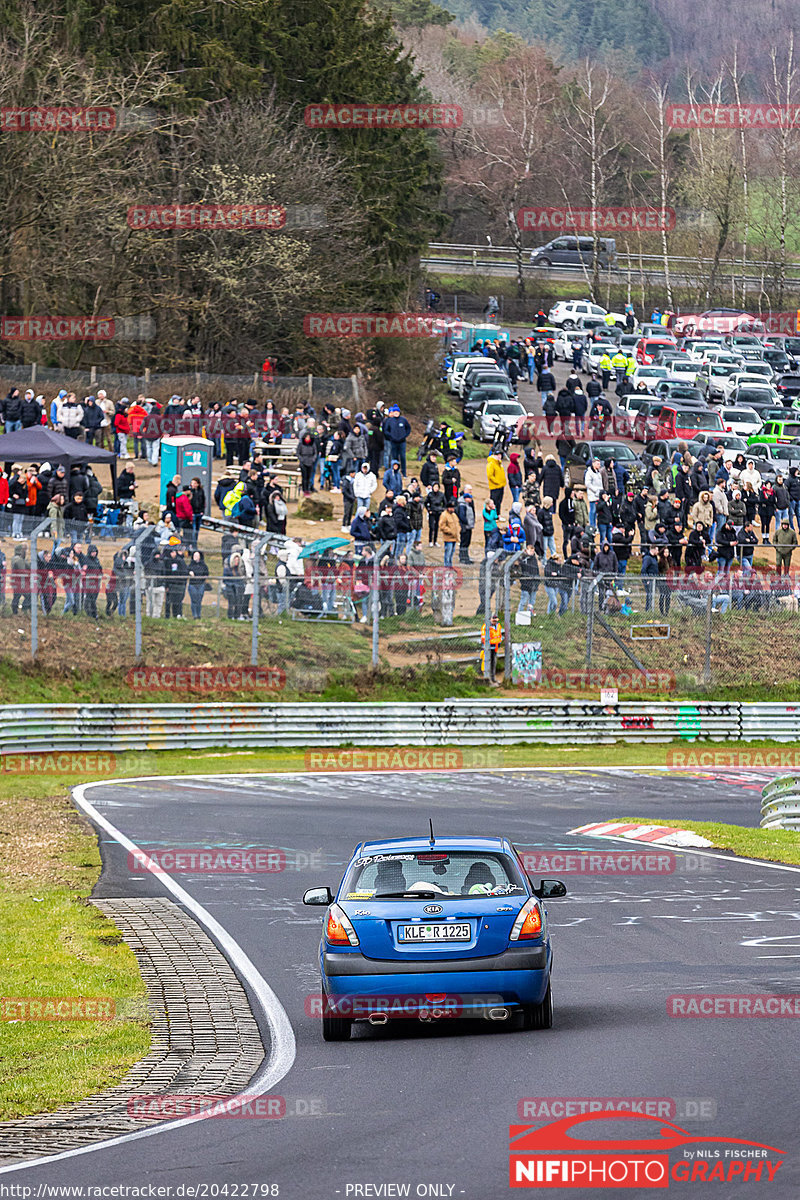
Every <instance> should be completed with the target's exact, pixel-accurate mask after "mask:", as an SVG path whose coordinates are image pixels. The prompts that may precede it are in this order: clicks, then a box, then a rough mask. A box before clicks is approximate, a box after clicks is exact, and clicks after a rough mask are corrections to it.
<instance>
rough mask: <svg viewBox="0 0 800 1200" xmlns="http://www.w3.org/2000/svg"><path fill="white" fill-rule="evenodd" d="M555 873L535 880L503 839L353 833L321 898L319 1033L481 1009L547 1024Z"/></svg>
mask: <svg viewBox="0 0 800 1200" xmlns="http://www.w3.org/2000/svg"><path fill="white" fill-rule="evenodd" d="M566 890H567V889H566V887H565V886H564V884H563V883H562V882H561V881H560V880H556V879H543V880H542V881H541V882H540V884H539V886H538V887H534V885H533V883H532V881H531V880H530V879H529V878H528V876H527V875H526V874H525V871H524V869H523V866H522V862H521V861H520V858H519V856H518V855H517V853H516V851H515V849H514V847H513V846H512V844H511V842H510V841H509V840H508V839H507V838H488V837H487V838H476V837H466V838H456V837H444V838H439V837H437V838H434V837H433V834H431V837H430V838H425V837H422V838H399V839H393V840H391V841H381V842H362V843H361V844H360V845H359V846H358V847H357V848H356V850H355V851H354V853H353V857H352V859H351V860H350V863H349V865H348V867H347V869H346V870H345V873H344V876H343V878H342V882H341V883H340V884H339V889H338V891H337V893H336V896H335V897H334V896H333V895H332V893H331V891H330V888H327V887H321V888H311V889H310V890H309V891H307V892H306V893H305V895H304V896H303V903H304V904H314V905H320V906H325V907H326V908H327V910H328V911H327V912H326V914H325V919H324V925H323V931H322V941H321V943H320V949H319V957H320V971H321V975H322V1012H321V1015H322V1032H323V1037H324V1038H325V1041H329V1042H330V1041H344V1040H346V1039H347V1038H349V1037H350V1032H351V1028H352V1024H353V1021H357V1020H366V1021H369V1022H370V1023H371V1024H373V1025H383V1024H385V1023H386V1022H387V1021H388V1020H389V1019H390V1018H391V1017H393V1016H397V1017H415V1018H418V1019H421V1020H424V1021H430V1020H442V1019H446V1018H449V1017H486V1018H488V1019H489V1020H493V1021H508V1020H510V1019H511V1018H512V1017H513V1016H514V1015H515V1014H519V1016H520V1017H521V1022H522V1025H523V1028H527V1029H549V1028H550V1026H551V1025H552V1023H553V1001H552V993H551V989H550V973H551V970H552V965H553V952H552V949H551V946H550V935H549V932H548V929H547V914H546V910H545V908H544V905H543V903H542V901H543V900H546V899H549V898H552V897H556V896H564V895H566Z"/></svg>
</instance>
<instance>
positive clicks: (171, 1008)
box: [0, 898, 265, 1165]
mask: <svg viewBox="0 0 800 1200" xmlns="http://www.w3.org/2000/svg"><path fill="white" fill-rule="evenodd" d="M93 903H94V904H96V906H97V907H98V908H99V909H100V911H101V912H102V913H103V914H104V915H105V916H107V917H109V918H110V920H112V921H113V922H114V923H115V925H116V926H117V928H118V929H119V931H120V933H121V934H122V936H123V938H124V939H125V941H126V942H127V943H128V945H129V946H130V947H131V949H132V950H133V952H134V954H135V955H136V957H137V959H138V960H139V967H140V969H141V972H142V976H143V978H144V981H145V983H146V985H147V1007H148V1013H149V1019H150V1023H151V1036H152V1045H151V1049H150V1053H149V1054H147V1056H146V1057H145V1058H143V1059H142V1060H141V1062H138V1063H137V1064H136V1065H135V1066H134V1067H132V1068H131V1070H130V1071H129V1072H128V1074H127V1075H126V1076H125V1078H124V1079H122V1080H121V1081H120V1082H119V1083H118V1084H116V1085H115V1086H114V1087H110V1088H107V1089H106V1090H105V1091H102V1092H98V1093H97V1094H96V1095H94V1096H88V1097H87V1098H86V1099H85V1100H80V1101H78V1102H77V1103H75V1104H65V1105H62V1106H61V1107H60V1108H58V1109H56V1110H55V1111H54V1112H49V1113H39V1114H37V1115H36V1116H31V1117H21V1118H20V1119H18V1120H12V1121H4V1122H0V1165H6V1164H8V1163H12V1162H18V1161H21V1160H24V1159H26V1158H35V1157H38V1156H39V1155H45V1154H57V1153H59V1152H60V1151H62V1150H71V1149H74V1148H75V1147H78V1146H83V1145H86V1144H88V1143H90V1142H96V1141H101V1140H103V1139H105V1138H111V1137H117V1136H119V1135H120V1134H123V1133H130V1132H133V1131H135V1130H138V1129H144V1128H145V1127H146V1126H147V1125H153V1124H157V1123H158V1122H159V1121H160V1120H164V1117H160V1116H158V1117H154V1118H153V1119H141V1118H139V1117H131V1116H129V1115H128V1101H129V1100H130V1099H131V1098H132V1097H135V1096H137V1095H138V1096H142V1095H148V1096H149V1095H163V1094H170V1095H173V1094H178V1095H187V1094H202V1095H213V1096H219V1095H225V1096H228V1095H231V1096H233V1095H236V1093H237V1092H239V1091H241V1089H242V1088H243V1087H245V1086H246V1085H247V1083H248V1082H249V1080H250V1079H251V1078H252V1076H253V1075H254V1074H255V1072H256V1070H257V1069H258V1067H259V1066H260V1065H261V1063H262V1061H263V1059H264V1054H265V1051H264V1045H263V1043H262V1041H261V1035H260V1033H259V1031H258V1026H257V1024H256V1022H255V1019H254V1017H253V1014H252V1011H251V1009H250V1004H249V1002H248V999H247V995H246V993H245V991H244V988H243V987H242V985H241V983H240V982H239V980H238V979H237V977H236V975H235V974H234V972H233V970H232V969H231V966H230V964H229V963H228V960H227V959H226V958H225V956H224V955H223V954H221V953H220V951H219V950H218V949H217V947H216V946H215V945H214V943H213V942H212V941H211V939H210V938H209V937H208V936H207V934H206V933H204V932H203V930H202V929H201V928H200V926H199V925H198V924H197V922H196V921H194V920H193V918H191V917H190V916H188V915H187V914H186V913H185V912H184V911H183V909H181V908H179V907H178V905H177V904H175V903H173V901H171V900H166V899H160V898H154V899H142V900H136V899H130V900H128V899H123V900H95V901H94V902H93Z"/></svg>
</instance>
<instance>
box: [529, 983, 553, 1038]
mask: <svg viewBox="0 0 800 1200" xmlns="http://www.w3.org/2000/svg"><path fill="white" fill-rule="evenodd" d="M522 1021H523V1028H524V1029H552V1028H553V992H552V988H551V985H550V982H549V981H548V984H547V991H546V992H545V994H544V999H543V1000H542V1002H541V1004H526V1005H525V1007H524V1008H523V1010H522Z"/></svg>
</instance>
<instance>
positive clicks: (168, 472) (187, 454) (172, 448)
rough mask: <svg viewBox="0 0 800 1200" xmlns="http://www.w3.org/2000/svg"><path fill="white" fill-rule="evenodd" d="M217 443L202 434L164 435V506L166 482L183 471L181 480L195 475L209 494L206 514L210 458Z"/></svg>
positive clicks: (162, 499)
mask: <svg viewBox="0 0 800 1200" xmlns="http://www.w3.org/2000/svg"><path fill="white" fill-rule="evenodd" d="M213 453H214V443H213V442H212V441H209V439H208V438H203V437H165V438H162V439H161V487H160V490H159V494H158V495H159V500H160V502H161V506H162V508H163V507H164V505H165V504H166V502H167V484H168V483H169V482H170V480H172V479H174V477H175V476H176V475H180V477H181V483H182V484H186V483H191V481H192V480H193V479H194V478H195V477H196V478H197V479H199V480H200V483H201V484H202V485H203V491H204V492H205V494H206V516H208V515H209V513H210V512H211V462H212V456H213Z"/></svg>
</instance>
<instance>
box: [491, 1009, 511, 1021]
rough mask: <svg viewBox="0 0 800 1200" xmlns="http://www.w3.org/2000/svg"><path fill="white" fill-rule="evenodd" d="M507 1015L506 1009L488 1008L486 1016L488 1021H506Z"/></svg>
mask: <svg viewBox="0 0 800 1200" xmlns="http://www.w3.org/2000/svg"><path fill="white" fill-rule="evenodd" d="M509 1015H510V1014H509V1011H508V1009H507V1008H490V1009H489V1011H488V1013H487V1014H486V1016H487V1017H488V1019H489V1020H490V1021H507V1020H508V1018H509Z"/></svg>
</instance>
